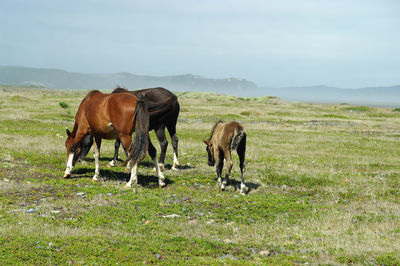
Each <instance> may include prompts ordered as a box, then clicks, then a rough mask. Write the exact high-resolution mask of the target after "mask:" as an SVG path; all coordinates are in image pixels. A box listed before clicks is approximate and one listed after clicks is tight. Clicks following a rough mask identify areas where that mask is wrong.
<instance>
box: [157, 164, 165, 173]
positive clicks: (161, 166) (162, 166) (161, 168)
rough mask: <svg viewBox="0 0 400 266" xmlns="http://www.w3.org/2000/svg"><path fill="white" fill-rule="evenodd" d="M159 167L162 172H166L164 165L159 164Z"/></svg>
mask: <svg viewBox="0 0 400 266" xmlns="http://www.w3.org/2000/svg"><path fill="white" fill-rule="evenodd" d="M158 167H160V170H161V171H165V167H164V164H163V163H158Z"/></svg>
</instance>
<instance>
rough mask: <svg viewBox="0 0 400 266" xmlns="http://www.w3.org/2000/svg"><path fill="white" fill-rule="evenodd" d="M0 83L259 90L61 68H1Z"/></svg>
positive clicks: (245, 84) (241, 84) (221, 82)
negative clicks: (84, 72) (71, 70)
mask: <svg viewBox="0 0 400 266" xmlns="http://www.w3.org/2000/svg"><path fill="white" fill-rule="evenodd" d="M0 84H6V85H17V86H43V87H46V88H51V89H99V90H104V89H112V88H115V87H116V86H122V87H126V88H129V89H131V90H134V89H139V88H150V87H165V88H168V89H170V90H172V91H199V92H207V91H209V92H211V91H212V92H217V93H225V94H235V95H239V94H242V93H243V92H244V91H247V90H255V89H256V88H257V86H256V84H255V83H253V82H251V81H248V80H245V79H238V78H226V79H210V78H204V77H201V76H195V75H192V74H186V75H178V76H160V77H158V76H144V75H134V74H131V73H115V74H83V73H74V72H67V71H64V70H59V69H39V68H27V67H8V66H0Z"/></svg>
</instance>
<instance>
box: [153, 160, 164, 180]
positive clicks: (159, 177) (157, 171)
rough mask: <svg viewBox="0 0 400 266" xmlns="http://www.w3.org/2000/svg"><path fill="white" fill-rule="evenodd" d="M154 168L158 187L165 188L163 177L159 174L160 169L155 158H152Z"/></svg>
mask: <svg viewBox="0 0 400 266" xmlns="http://www.w3.org/2000/svg"><path fill="white" fill-rule="evenodd" d="M154 166H155V167H156V173H157V176H158V185H159V186H160V187H164V186H165V182H164V175H163V173H162V172H161V170H160V167H159V165H158V160H157V156H156V157H155V158H154Z"/></svg>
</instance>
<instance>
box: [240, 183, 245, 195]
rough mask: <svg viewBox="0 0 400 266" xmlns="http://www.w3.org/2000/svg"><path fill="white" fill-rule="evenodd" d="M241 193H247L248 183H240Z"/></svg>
mask: <svg viewBox="0 0 400 266" xmlns="http://www.w3.org/2000/svg"><path fill="white" fill-rule="evenodd" d="M240 193H241V194H243V195H244V194H246V185H245V184H244V183H241V184H240Z"/></svg>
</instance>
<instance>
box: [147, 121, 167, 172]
mask: <svg viewBox="0 0 400 266" xmlns="http://www.w3.org/2000/svg"><path fill="white" fill-rule="evenodd" d="M154 131H155V132H156V135H157V139H158V141H159V142H160V147H161V151H160V160H159V164H158V165H159V166H160V169H161V170H165V168H164V160H165V153H166V152H167V147H168V141H167V138H166V137H165V126H161V127H159V128H157V130H154ZM149 152H150V149H149Z"/></svg>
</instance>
